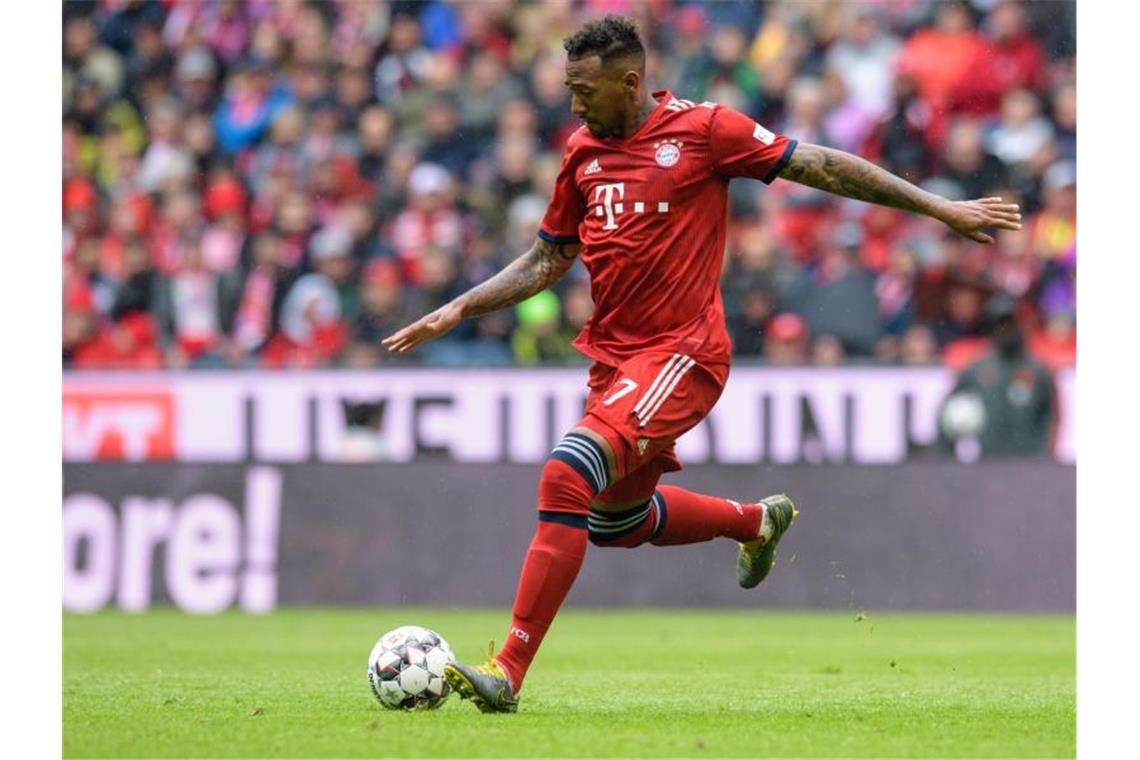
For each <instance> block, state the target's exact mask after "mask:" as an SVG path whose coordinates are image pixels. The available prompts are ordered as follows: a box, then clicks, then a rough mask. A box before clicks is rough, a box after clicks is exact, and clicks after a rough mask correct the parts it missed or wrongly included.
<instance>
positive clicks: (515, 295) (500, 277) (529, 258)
mask: <svg viewBox="0 0 1140 760" xmlns="http://www.w3.org/2000/svg"><path fill="white" fill-rule="evenodd" d="M578 248H579V245H578V244H577V243H573V244H559V243H548V242H546V241H545V240H541V239H540V240H537V241H535V244H534V245H533V246H531V248H530V250H529V251H527V252H526V253H524V254H523V255H522V256H519V257H518V258H517V259H515V260H514V261H512V262H511V263H510V264H508V265H507V266H506V267H504V268H503V270H502V271H501V272H499V273H498V274H496V275H495V276H494V277H492V278H490V279H489V280H486V281H485V282H482V283H480V284H479V285H476V286H475V287H473V288H471V290H469V291H467V292H466V293H464V294H463V295H461V296H460V297H459V298H458V299H457V300H458V301H459V303H460V304H461V305H462V307H463V316H464V317H465V318H467V317H481V316H483V315H484V314H488V313H490V312H492V311H496V310H498V309H502V308H504V307H507V306H513V305H514V304H516V303H519V302H520V301H525V300H526V299H528V298H530V297H531V296H533V295H534V294H535V293H538V292H539V291H541V290H545V289H546V288H548V287H550V285H552V284H553V283H554V282H556V281H557V280H558V278H560V277H561V276H562V275H564V274H566V271H567V270H568V269H570V266H571V265H572V264H573V263H574V258H575V257H576V256H577V255H578Z"/></svg>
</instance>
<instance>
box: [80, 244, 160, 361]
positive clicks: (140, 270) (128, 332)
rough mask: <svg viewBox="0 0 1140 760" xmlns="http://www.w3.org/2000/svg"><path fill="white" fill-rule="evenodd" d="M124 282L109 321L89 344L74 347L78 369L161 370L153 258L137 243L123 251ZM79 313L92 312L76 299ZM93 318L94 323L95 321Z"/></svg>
mask: <svg viewBox="0 0 1140 760" xmlns="http://www.w3.org/2000/svg"><path fill="white" fill-rule="evenodd" d="M123 274H124V275H125V279H124V280H123V282H122V284H121V285H120V286H119V289H118V292H117V293H116V294H115V300H114V302H113V303H112V305H111V313H110V321H109V322H107V323H105V324H104V325H102V326H99V327H98V328H95V333H94V335H93V336H92V337H91V338H90V339H89V340H81V341H79V343H78V345H76V346H75V347H74V351H73V353H72V357H71V358H72V364H73V366H75V367H76V368H79V369H158V368H159V367H161V366H162V353H161V352H160V351H159V348H158V330H157V326H156V325H155V320H154V317H153V316H152V314H151V308H152V306H153V301H154V293H155V288H156V286H155V278H156V277H157V274H156V273H155V271H154V268H153V267H152V266H151V262H150V257H149V255H148V254H147V252H146V250H145V249H144V248H143V247H142V245H141V244H140V243H138V242H130V243H128V244H127V245H126V246H125V247H124V249H123ZM76 306H78V308H77V309H76V311H77V312H79V313H80V314H83V313H84V311H85V310H89V307H90V302H89V301H86V300H85V299H83V298H82V297H81V296H80V297H78V298H77V301H76ZM93 318H94V317H93V315H92V319H93Z"/></svg>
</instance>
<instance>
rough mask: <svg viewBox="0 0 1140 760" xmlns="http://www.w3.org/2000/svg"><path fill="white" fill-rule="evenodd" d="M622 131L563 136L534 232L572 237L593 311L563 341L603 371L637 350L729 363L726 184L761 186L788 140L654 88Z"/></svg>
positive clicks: (790, 146)
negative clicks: (643, 112) (650, 108)
mask: <svg viewBox="0 0 1140 760" xmlns="http://www.w3.org/2000/svg"><path fill="white" fill-rule="evenodd" d="M653 96H654V97H655V98H656V99H657V100H658V101H659V102H658V104H657V108H656V110H654V112H653V114H652V115H651V116H650V117H649V118H648V119H647V120H646V121H645V123H644V124H642V125H641V127H640V128H639V129H638V130H637V132H635V133H634V134H633V135H631V136H630V137H628V138H625V139H621V138H612V137H611V138H605V139H598V138H595V137H594V136H593V135H591V134H590V132H589V130H587V129H586V128H585V127H582V128H580V129H579V130H578V131H576V132H575V133H574V134H573V135H571V136H570V139H569V140H568V141H567V143H566V153H565V155H564V156H563V159H562V169H561V171H560V172H559V174H558V179H557V181H556V182H555V185H554V195H553V197H552V198H551V201H550V206H549V207H548V208H547V210H546V215H545V216H544V217H543V219H542V226H541V229H540V230H539V233H538V234H539V237H541V238H542V239H543V240H547V241H550V242H555V243H574V242H581V245H582V249H581V257H582V262H583V263H584V264H585V266H586V269H587V270H588V271H589V273H590V293H591V295H592V296H593V299H594V314H593V316H592V317H591V318H590V320H589V322H587V323H586V326H585V327H584V328H583V329H582V332H581V334H580V335H579V336H578V338H577V339H576V340H575V341H574V346H575V348H577V349H578V350H579V351H581V352H582V353H583V354H585V355H586V356H588V357H590V358H591V359H595V360H597V361H600V362H602V363H604V364H608V365H610V366H614V367H616V366H618V365H620V364H622V363H623V362H624V361H625V360H627V359H629V358H631V357H633V356H635V355H637V354H639V353H641V352H645V351H676V352H678V353H682V354H686V355H689V356H691V357H693V358H694V359H695V360H697V361H699V362H702V363H705V364H728V362H729V356H730V354H731V352H732V345H731V343H730V342H729V338H728V333H727V331H726V330H725V326H724V305H723V303H722V302H721V297H720V287H719V283H720V273H721V268H722V264H723V258H724V248H725V236H726V231H727V226H728V223H727V218H726V217H727V211H728V208H727V206H728V181H729V180H730V179H731V178H733V177H753V178H756V179H760V180H763V181H764V182H771V181H772V180H773V179H775V178H776V175H777V174H779V172H780V170H781V169H783V168H784V166H785V165H786V164H787V163H788V161H789V160H790V159H791V156H792V151H794V150H795V147H796V141H795V140H789V139H788V138H786V137H783V136H781V135H776V134H773V133H772V132H769V131H768V130H767V129H765V128H764V127H763V126H761V125H759V124H757V123H756V122H755V121H753V120H752V119H750V118H748V117H747V116H744V115H743V114H741V113H739V112H737V111H734V110H732V109H730V108H725V107H723V106H721V105H718V104H716V103H708V102H706V103H700V104H694V103H693V102H692V101H688V100H679V99H677V98H674V97H673V96H672V95H671V94H670V93H668V92H666V91H659V92H655V93H653Z"/></svg>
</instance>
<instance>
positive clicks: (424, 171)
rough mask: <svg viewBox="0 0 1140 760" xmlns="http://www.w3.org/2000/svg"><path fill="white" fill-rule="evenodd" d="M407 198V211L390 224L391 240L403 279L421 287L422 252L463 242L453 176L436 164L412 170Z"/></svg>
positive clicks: (450, 246) (426, 164)
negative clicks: (401, 269) (402, 271)
mask: <svg viewBox="0 0 1140 760" xmlns="http://www.w3.org/2000/svg"><path fill="white" fill-rule="evenodd" d="M408 196H409V197H408V205H407V207H406V208H405V209H404V210H403V211H401V212H400V214H399V215H398V216H397V217H396V219H395V221H394V222H393V224H392V230H391V240H392V244H393V246H394V247H395V249H396V253H397V255H398V256H399V257H400V262H401V265H402V266H403V268H404V277H405V279H407V280H408V281H409V282H411V283H412V284H414V285H421V284H422V281H423V278H422V275H421V271H420V270H421V258H422V256H423V252H424V249H425V248H426V247H427V246H432V245H434V246H443V247H446V248H455V247H458V246H459V244H460V242H462V238H463V229H462V220H461V218H460V215H459V211H458V210H457V209H456V208H455V191H454V187H453V182H452V176H451V174H450V173H449V172H448V171H447V169H445V168H444V167H442V166H440V165H439V164H431V163H423V164H420V165H419V166H417V167H416V168H415V169H413V170H412V172H411V174H410V175H409V177H408ZM441 305H442V304H441Z"/></svg>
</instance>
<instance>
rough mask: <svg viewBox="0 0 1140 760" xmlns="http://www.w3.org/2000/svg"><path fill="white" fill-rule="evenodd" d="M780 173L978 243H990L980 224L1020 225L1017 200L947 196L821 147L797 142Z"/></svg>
mask: <svg viewBox="0 0 1140 760" xmlns="http://www.w3.org/2000/svg"><path fill="white" fill-rule="evenodd" d="M778 176H780V177H783V178H784V179H790V180H792V181H793V182H799V183H800V184H802V185H808V186H810V187H815V188H818V189H820V190H826V191H827V192H829V193H834V194H836V195H842V196H844V197H845V198H854V199H855V200H860V201H866V202H868V203H876V204H879V205H880V206H891V207H893V208H898V209H902V210H903V211H910V212H912V213H916V214H923V215H925V216H929V217H932V218H934V219H937V220H938V221H940V222H942V223H944V224H945V225H946V226H947V227H949V228H950V229H952V230H954V231H955V232H957V233H958V234H959V235H964V236H965V237H968V238H970V239H972V240H976V241H978V242H979V243H992V242H994V239H993V237H991V236H990V235H988V234H986V233H985V232H983V231H982V230H983V228H987V227H988V228H996V229H1003V230H1019V229H1021V211H1020V209H1019V208H1018V206H1017V204H1016V203H1007V202H1006V201H1004V200H1002V199H1001V198H980V199H978V200H971V201H951V200H947V199H946V198H943V197H941V196H938V195H935V194H934V193H928V192H927V191H925V190H923V189H922V188H920V187H917V186H915V185H912V184H911V183H909V182H907V181H906V180H905V179H903V178H902V177H897V176H895V175H894V174H891V173H890V172H889V171H887V170H886V169H883V168H880V167H878V166H875V165H874V164H872V163H871V162H870V161H867V160H865V159H862V158H859V157H858V156H854V155H852V154H850V153H845V152H844V151H841V150H835V149H834V148H826V147H823V146H822V145H812V144H810V143H799V144H798V145H797V146H796V147H795V150H794V151H793V152H792V155H791V158H790V159H789V160H788V162H787V164H785V165H784V167H783V168H782V169H781V170H780V172H779V174H778Z"/></svg>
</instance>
